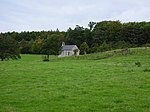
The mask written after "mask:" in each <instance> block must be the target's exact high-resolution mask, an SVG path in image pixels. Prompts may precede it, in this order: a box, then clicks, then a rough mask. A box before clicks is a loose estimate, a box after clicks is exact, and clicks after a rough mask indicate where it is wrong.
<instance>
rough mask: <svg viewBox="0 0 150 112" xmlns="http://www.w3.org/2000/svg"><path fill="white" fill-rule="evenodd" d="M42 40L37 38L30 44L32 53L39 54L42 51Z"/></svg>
mask: <svg viewBox="0 0 150 112" xmlns="http://www.w3.org/2000/svg"><path fill="white" fill-rule="evenodd" d="M42 44H43V40H42V39H41V38H40V37H38V38H36V39H35V41H34V42H33V44H32V51H33V53H36V54H40V53H41V49H42Z"/></svg>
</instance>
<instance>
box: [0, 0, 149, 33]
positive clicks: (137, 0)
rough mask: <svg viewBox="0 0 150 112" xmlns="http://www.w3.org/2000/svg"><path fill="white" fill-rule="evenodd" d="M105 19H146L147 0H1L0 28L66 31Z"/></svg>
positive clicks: (2, 30) (147, 17)
mask: <svg viewBox="0 0 150 112" xmlns="http://www.w3.org/2000/svg"><path fill="white" fill-rule="evenodd" d="M104 20H120V21H121V22H129V21H149V20H150V0H0V32H8V31H10V32H11V31H17V32H20V31H42V30H44V31H48V30H56V29H57V28H59V30H61V31H62V30H63V31H66V30H67V29H68V28H69V27H72V28H74V27H75V26H76V25H80V26H84V27H87V25H88V23H89V22H90V21H95V22H99V21H104Z"/></svg>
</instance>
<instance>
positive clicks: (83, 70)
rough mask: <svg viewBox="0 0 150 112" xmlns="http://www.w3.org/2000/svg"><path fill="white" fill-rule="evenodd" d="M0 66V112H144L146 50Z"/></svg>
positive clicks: (148, 79)
mask: <svg viewBox="0 0 150 112" xmlns="http://www.w3.org/2000/svg"><path fill="white" fill-rule="evenodd" d="M41 57H42V56H41V55H22V59H21V60H10V61H4V62H0V112H149V110H150V96H149V94H150V89H149V88H150V48H134V49H129V50H116V51H109V52H104V53H95V54H90V55H86V56H79V57H66V58H58V57H56V56H51V57H50V61H49V62H43V61H42V58H41Z"/></svg>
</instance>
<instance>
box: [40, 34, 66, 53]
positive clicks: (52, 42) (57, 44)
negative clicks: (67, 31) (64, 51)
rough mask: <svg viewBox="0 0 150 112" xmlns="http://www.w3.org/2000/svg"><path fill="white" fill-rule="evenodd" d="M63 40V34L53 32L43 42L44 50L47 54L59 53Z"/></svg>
mask: <svg viewBox="0 0 150 112" xmlns="http://www.w3.org/2000/svg"><path fill="white" fill-rule="evenodd" d="M63 40H64V36H63V35H57V34H53V35H51V36H48V37H47V39H45V40H44V42H43V45H42V52H43V53H44V54H47V55H52V54H54V55H58V53H59V51H60V48H61V44H62V42H63Z"/></svg>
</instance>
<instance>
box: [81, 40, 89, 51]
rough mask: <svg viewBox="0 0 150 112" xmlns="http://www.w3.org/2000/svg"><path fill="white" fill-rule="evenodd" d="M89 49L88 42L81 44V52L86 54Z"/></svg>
mask: <svg viewBox="0 0 150 112" xmlns="http://www.w3.org/2000/svg"><path fill="white" fill-rule="evenodd" d="M88 49H89V46H88V44H87V43H86V42H83V43H82V44H81V46H80V50H81V54H86V53H87V51H88Z"/></svg>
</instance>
